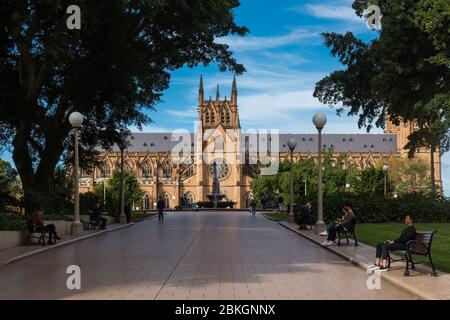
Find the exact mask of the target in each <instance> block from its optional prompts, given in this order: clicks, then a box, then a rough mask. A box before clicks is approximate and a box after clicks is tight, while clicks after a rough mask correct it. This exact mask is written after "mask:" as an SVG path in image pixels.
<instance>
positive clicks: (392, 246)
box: [369, 214, 416, 271]
mask: <svg viewBox="0 0 450 320" xmlns="http://www.w3.org/2000/svg"><path fill="white" fill-rule="evenodd" d="M404 223H405V228H404V229H403V231H402V233H401V234H400V237H398V238H397V239H395V240H387V241H386V242H383V243H379V244H378V245H377V253H376V259H375V264H373V265H371V266H369V270H372V271H391V269H390V268H389V267H388V261H387V256H388V254H389V251H395V250H406V244H407V243H408V241H411V240H414V238H415V237H416V227H414V224H413V217H412V215H411V214H407V215H406V216H405V221H404Z"/></svg>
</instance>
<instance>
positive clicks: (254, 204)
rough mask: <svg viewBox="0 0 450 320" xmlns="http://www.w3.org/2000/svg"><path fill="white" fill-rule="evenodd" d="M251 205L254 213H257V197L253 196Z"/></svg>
mask: <svg viewBox="0 0 450 320" xmlns="http://www.w3.org/2000/svg"><path fill="white" fill-rule="evenodd" d="M250 206H251V210H252V215H255V213H256V199H255V197H253V198H252V201H251V202H250Z"/></svg>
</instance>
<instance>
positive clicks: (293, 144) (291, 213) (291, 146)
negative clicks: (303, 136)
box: [287, 138, 297, 223]
mask: <svg viewBox="0 0 450 320" xmlns="http://www.w3.org/2000/svg"><path fill="white" fill-rule="evenodd" d="M287 145H288V147H289V151H290V152H291V153H290V155H291V181H290V192H291V205H290V208H289V215H288V222H290V223H294V220H295V219H294V157H293V155H294V150H295V147H296V146H297V140H295V139H294V138H290V139H289V140H288V142H287Z"/></svg>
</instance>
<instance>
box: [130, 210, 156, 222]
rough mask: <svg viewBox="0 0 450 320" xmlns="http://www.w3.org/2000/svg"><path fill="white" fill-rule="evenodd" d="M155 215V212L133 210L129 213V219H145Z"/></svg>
mask: <svg viewBox="0 0 450 320" xmlns="http://www.w3.org/2000/svg"><path fill="white" fill-rule="evenodd" d="M155 215H156V212H143V211H135V212H132V213H131V221H133V222H135V221H139V220H145V219H148V218H150V217H153V216H155Z"/></svg>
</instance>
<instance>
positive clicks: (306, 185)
mask: <svg viewBox="0 0 450 320" xmlns="http://www.w3.org/2000/svg"><path fill="white" fill-rule="evenodd" d="M303 183H304V184H305V198H306V196H307V195H308V191H307V188H308V182H307V181H306V179H305V180H303ZM305 200H306V199H305Z"/></svg>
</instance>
